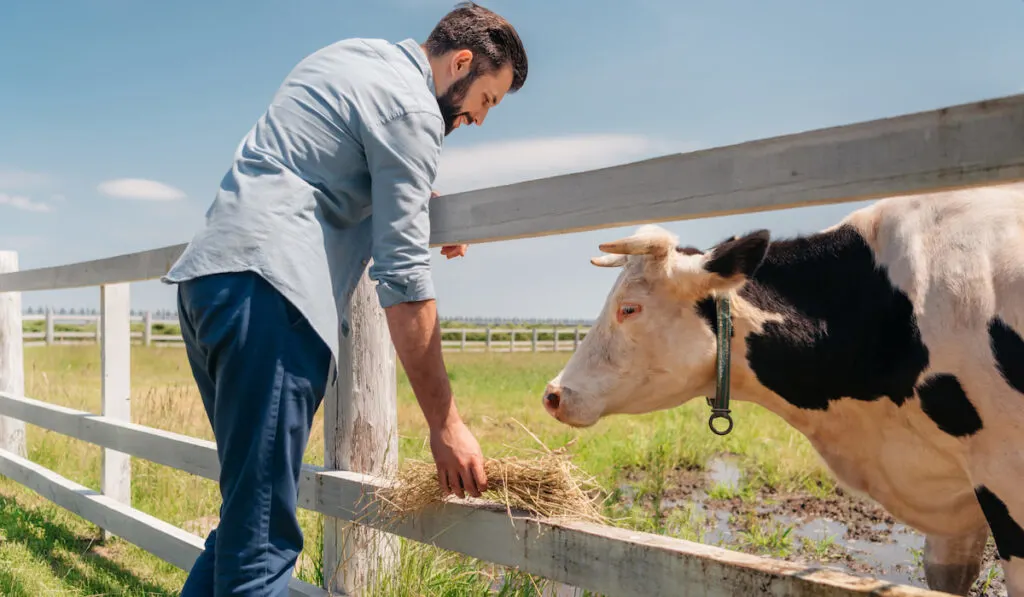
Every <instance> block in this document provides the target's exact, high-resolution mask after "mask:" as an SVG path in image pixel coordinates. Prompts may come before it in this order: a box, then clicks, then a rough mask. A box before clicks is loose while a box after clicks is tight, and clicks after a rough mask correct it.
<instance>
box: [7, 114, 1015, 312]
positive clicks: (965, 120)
mask: <svg viewBox="0 0 1024 597" xmlns="http://www.w3.org/2000/svg"><path fill="white" fill-rule="evenodd" d="M1022 130H1024V94H1019V95H1012V96H1007V97H1001V98H995V99H991V100H986V101H982V102H974V103H969V104H961V105H957V106H951V107H947V108H942V109H938V110H930V111H926V112H918V113H913V114H908V115H903V116H898V117H894V118H884V119H878V120H872V121H867V122H861V123H856V124H851V125H845V126H839V127H830V128H824V129H819V130H814V131H809V132H803V133H797V134H792V135H783V136H778V137H772V138H768V139H761V140H756V141H749V142H746V143H739V144H736V145H729V146H723V147H717V148H713V149H707V150H700V151H694V152H689V153H682V154H675V155H668V156H663V157H658V158H654V159H649V160H643V161H640V162H635V163H631V164H624V165H620V166H614V167H610V168H601V169H597V170H591V171H587V172H580V173H574V174H567V175H563V176H554V177H549V178H543V179H537V180H531V181H525V182H519V183H515V184H509V185H503V186H497V187H492V188H486V189H479V190H474V191H468V192H464V193H455V194H452V195H446V196H442V197H438V198H437V199H434V200H433V201H432V204H431V216H430V219H431V235H430V243H431V245H432V246H440V245H444V244H456V243H483V242H494V241H499V240H508V239H515V238H528V237H537V236H546V235H551V234H559V233H566V232H579V231H584V230H595V229H599V228H608V227H613V226H625V225H632V224H640V223H645V222H662V221H670V220H683V219H690V218H701V217H714V216H722V215H729V214H736V213H746V212H756V211H764V210H774V209H785V208H792V207H802V206H809V205H820V204H827V203H840V202H850V201H860V200H865V199H873V198H878V197H884V196H889V195H899V194H915V193H923V192H928V191H933V190H939V189H949V188H955V187H966V186H976V185H989V184H997V183H1004V182H1012V181H1018V180H1024V135H1022V134H1021V131H1022ZM184 247H185V245H183V244H182V245H174V246H170V247H162V248H159V249H153V250H150V251H144V252H141V253H135V254H130V255H120V256H117V257H113V258H110V259H100V260H95V261H88V262H85V263H79V264H70V265H63V266H57V267H49V268H42V269H37V270H26V271H22V272H17V273H11V274H2V275H0V292H5V291H8V290H23V291H27V290H44V289H54V288H72V287H77V286H95V285H99V284H105V283H110V282H122V281H138V280H148V279H153V278H157V277H159V276H161V275H163V274H164V273H165V272H166V271H167V269H168V268H169V267H170V265H171V264H172V263H173V262H174V260H175V259H177V257H178V256H179V255H180V254H181V252H182V251H183V250H184Z"/></svg>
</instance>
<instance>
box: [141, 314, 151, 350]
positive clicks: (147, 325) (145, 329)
mask: <svg viewBox="0 0 1024 597" xmlns="http://www.w3.org/2000/svg"><path fill="white" fill-rule="evenodd" d="M152 343H153V312H152V311H146V312H145V313H144V314H143V315H142V344H143V345H145V346H149V345H150V344H152Z"/></svg>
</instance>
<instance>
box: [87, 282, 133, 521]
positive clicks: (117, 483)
mask: <svg viewBox="0 0 1024 597" xmlns="http://www.w3.org/2000/svg"><path fill="white" fill-rule="evenodd" d="M130 307H131V301H130V300H129V284H128V283H121V284H105V285H103V286H100V315H99V321H97V322H96V323H97V325H96V335H97V338H98V339H99V341H100V367H101V375H102V378H103V382H102V395H103V416H105V417H110V418H112V419H117V420H119V421H126V422H130V421H131V419H132V411H131V348H132V347H131V342H132V327H131V324H132V321H131V308H130ZM102 490H103V494H104V495H107V496H110V497H112V498H114V499H115V500H117V501H119V502H121V503H123V504H126V505H129V506H130V505H131V503H132V460H131V456H130V455H129V454H125V453H124V452H118V451H115V450H111V449H109V448H103V487H102ZM112 536H113V535H112V534H111V533H109V532H107V531H106V530H104V531H103V539H104V540H106V539H109V538H110V537H112Z"/></svg>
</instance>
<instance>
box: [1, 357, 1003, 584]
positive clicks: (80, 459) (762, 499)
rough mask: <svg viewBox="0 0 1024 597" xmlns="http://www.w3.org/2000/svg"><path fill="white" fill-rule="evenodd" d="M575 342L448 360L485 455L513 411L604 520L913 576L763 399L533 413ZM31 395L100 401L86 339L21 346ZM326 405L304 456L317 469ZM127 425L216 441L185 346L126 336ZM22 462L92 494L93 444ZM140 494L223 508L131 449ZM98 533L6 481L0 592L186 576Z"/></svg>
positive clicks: (914, 555)
mask: <svg viewBox="0 0 1024 597" xmlns="http://www.w3.org/2000/svg"><path fill="white" fill-rule="evenodd" d="M568 358H569V354H567V353H566V354H550V353H539V354H535V353H525V354H514V355H512V354H495V353H492V354H449V355H446V360H447V362H448V364H449V370H450V373H451V379H452V383H453V387H454V389H455V392H456V394H457V400H458V403H459V407H460V410H461V412H462V413H463V416H464V418H465V419H466V421H467V424H468V425H469V427H470V429H471V430H472V431H473V432H474V433H475V434H476V436H477V438H478V439H479V441H480V443H481V446H482V448H483V450H484V453H485V456H491V457H497V456H502V455H508V454H522V453H523V451H525V450H533V449H535V448H536V447H537V445H536V442H535V440H533V439H532V438H531V437H530V436H529V435H528V434H527V433H525V432H524V431H523V429H522V428H521V427H520V426H519V425H517V424H516V423H515V422H514V420H517V421H519V422H521V423H522V424H524V425H525V426H526V427H528V428H529V429H530V430H531V431H533V432H534V433H535V434H536V435H537V436H538V437H539V438H540V439H541V440H542V441H544V442H545V443H546V444H547V445H548V446H550V447H552V448H555V447H558V446H561V445H564V444H565V443H567V442H569V441H570V440H573V439H575V443H574V444H573V445H572V446H571V448H570V449H571V451H572V452H573V454H575V459H576V462H577V464H579V465H580V466H581V467H582V468H583V469H585V470H586V471H588V472H589V473H591V474H593V475H594V476H596V478H597V479H598V481H599V482H600V483H601V485H602V486H603V487H605V488H606V489H607V490H608V491H609V499H608V501H607V503H608V506H607V508H608V514H609V515H610V516H612V517H613V519H614V521H615V524H616V525H619V526H624V527H630V528H635V529H642V530H646V531H651V532H655V533H663V534H670V535H673V536H678V537H683V538H687V539H691V540H697V541H702V542H705V543H711V544H717V545H723V546H728V547H731V548H734V549H738V550H742V551H747V552H750V553H758V554H764V555H771V556H774V557H779V558H785V559H790V560H802V561H815V562H828V563H832V564H834V565H836V566H837V567H839V568H842V569H846V570H852V571H854V572H865V573H869V574H871V575H874V576H879V577H884V578H890V579H893V580H897V581H899V582H904V583H910V584H915V585H918V586H923V583H924V581H923V571H922V570H921V568H920V550H921V547H922V546H923V539H922V538H921V537H920V536H919V535H917V534H915V533H913V532H910V531H908V530H906V529H902V528H901V527H900V525H898V524H896V523H895V521H893V520H892V519H891V518H889V517H888V516H887V515H886V514H885V512H884V511H882V510H880V509H879V508H878V507H877V506H875V505H874V504H872V503H871V502H867V501H864V500H861V499H859V498H857V497H855V496H850V495H847V494H846V493H844V492H842V491H841V490H840V489H838V488H837V487H836V486H835V485H834V484H833V482H832V477H831V475H830V474H829V473H828V472H827V471H826V469H825V468H824V467H823V466H822V465H821V463H820V462H819V460H818V457H817V456H816V455H815V454H814V452H813V450H812V449H811V448H810V445H809V444H808V442H807V441H806V440H805V439H804V438H803V437H802V436H800V435H799V434H798V433H796V432H794V431H793V430H791V429H790V428H789V427H788V426H786V425H785V424H784V423H783V422H782V421H781V420H780V419H778V418H777V417H775V416H774V415H772V414H770V413H768V412H767V411H764V410H762V409H760V408H759V407H756V406H752V405H748V404H743V403H738V404H735V405H734V420H735V421H736V428H735V430H734V431H733V432H732V434H730V435H729V436H727V437H725V438H719V437H717V436H715V435H713V434H711V433H710V431H709V430H708V429H707V411H706V409H707V407H706V405H705V404H704V403H703V401H702V400H694V401H692V402H691V403H690V404H688V405H686V406H684V407H681V408H679V409H676V410H673V411H669V412H663V413H658V414H652V415H647V416H641V417H634V418H624V417H617V418H612V419H609V420H606V421H604V422H602V423H601V424H599V425H598V426H597V427H595V428H592V429H588V430H582V431H581V430H570V429H568V428H566V427H562V426H560V425H558V424H557V423H556V422H555V421H553V420H551V419H550V418H549V417H548V416H547V414H546V413H544V411H543V409H541V408H540V400H539V396H540V392H541V391H542V389H543V388H544V384H545V383H546V382H547V380H548V379H549V378H550V377H551V376H552V375H553V374H555V373H556V372H557V371H558V369H559V368H560V367H561V365H562V364H563V363H564V362H565V361H566V360H567V359H568ZM25 362H26V394H27V395H28V396H30V397H32V398H36V399H39V400H44V401H47V402H50V403H54V404H60V405H65V406H69V407H73V408H78V409H83V410H89V411H93V412H99V409H100V399H99V391H100V368H99V349H98V347H97V346H95V345H91V346H90V345H86V346H54V347H28V348H26V353H25ZM322 414H323V413H322V409H321V412H320V413H319V414H318V416H317V419H316V423H315V425H314V432H313V437H312V439H311V442H310V445H309V448H308V450H307V453H306V461H307V462H309V463H312V464H322V463H323V433H322V425H321V421H322ZM132 420H133V421H134V422H136V423H140V424H143V425H148V426H151V427H155V428H160V429H167V430H171V431H175V432H178V433H184V434H188V435H191V436H195V437H199V438H203V439H212V435H211V433H210V431H209V427H208V424H207V421H206V417H205V414H204V412H203V409H202V404H201V402H200V400H199V396H198V393H197V392H196V390H195V388H194V386H193V383H192V380H191V377H190V375H189V372H188V367H187V364H186V361H185V358H184V352H183V350H182V349H181V348H177V347H149V348H144V347H134V348H133V352H132ZM399 428H400V433H401V440H400V448H401V451H400V457H401V458H409V457H413V458H429V454H430V452H429V447H428V446H427V443H426V426H425V425H424V423H423V421H422V417H421V416H420V413H419V410H418V407H417V405H416V402H415V399H414V397H413V396H412V393H411V391H410V390H409V387H408V384H407V383H406V380H405V379H404V377H402V375H401V372H400V374H399ZM28 445H29V458H30V459H31V460H33V461H35V462H38V463H41V464H42V465H44V466H46V467H48V468H51V469H53V470H55V471H57V472H58V473H60V474H62V475H64V476H66V477H68V478H70V479H72V480H74V481H77V482H79V483H81V484H83V485H86V486H88V487H91V488H94V489H99V474H100V448H98V447H96V446H93V445H91V444H87V443H85V442H81V441H78V440H75V439H71V438H67V437H65V436H62V435H58V434H55V433H52V432H49V431H46V430H43V429H40V428H38V427H34V426H29V428H28ZM132 475H133V477H132V500H133V506H134V507H136V508H138V509H140V510H142V511H145V512H147V513H149V514H152V515H154V516H157V517H159V518H161V519H163V520H166V521H169V522H171V523H173V524H177V525H180V526H183V527H185V528H186V529H189V530H191V531H192V532H195V533H196V534H199V535H205V533H206V531H207V529H208V528H209V527H210V525H211V524H213V523H214V522H215V520H216V518H215V514H216V512H217V507H218V499H217V488H216V485H215V484H214V483H213V482H211V481H208V480H206V479H201V478H198V477H194V476H192V475H189V474H187V473H183V472H180V471H177V470H174V469H170V468H168V467H164V466H161V465H157V464H153V463H150V462H148V461H145V460H141V459H133V469H132ZM299 514H300V519H301V520H302V523H303V526H304V528H305V531H306V540H307V543H306V551H305V552H304V555H303V558H302V559H301V560H300V566H299V568H298V570H297V575H298V576H299V577H300V578H302V579H303V580H306V581H308V582H312V583H316V584H319V583H320V581H321V573H320V567H319V553H320V552H319V548H320V533H319V528H320V520H319V515H317V514H315V513H311V512H308V511H306V510H300V511H299ZM96 532H97V531H96V528H95V527H94V526H93V525H91V524H88V523H86V522H84V521H83V520H82V519H80V518H78V517H76V516H74V515H72V514H69V513H68V512H66V511H64V510H62V509H60V508H58V507H56V506H52V505H50V503H49V502H48V501H46V500H45V499H43V498H41V497H39V496H37V495H36V494H34V493H33V492H31V491H29V490H26V489H24V488H22V487H21V486H19V485H17V484H16V483H14V482H12V481H10V480H8V479H6V478H0V562H2V563H3V565H2V566H0V594H3V595H10V596H22V595H25V596H27V595H82V596H85V595H89V596H93V595H130V596H142V595H146V596H149V595H173V594H177V591H178V590H179V589H180V587H181V583H182V582H183V580H184V578H185V573H184V572H183V571H181V570H178V569H177V568H174V567H173V566H171V565H169V564H165V563H163V562H162V561H160V560H158V559H157V558H155V557H153V556H150V555H148V554H147V553H145V552H143V551H142V550H139V549H137V548H135V547H134V546H132V545H130V544H128V543H126V542H123V541H119V540H113V541H111V542H108V543H106V544H100V543H98V542H97V541H96V540H95V538H96ZM989 551H990V553H989V556H988V557H989V560H988V562H987V563H986V567H985V569H984V571H983V575H982V576H983V578H982V579H980V580H979V582H978V583H977V585H976V587H975V591H976V594H978V595H998V594H1000V593H999V592H998V591H999V590H1000V588H1001V578H1002V574H1001V572H999V571H998V567H997V566H993V565H992V554H991V545H990V546H989ZM403 554H404V555H403V565H402V570H401V576H400V577H399V579H398V582H397V583H395V586H393V587H388V588H387V589H384V590H382V591H381V592H382V593H384V594H387V595H479V594H486V593H488V592H489V591H490V590H492V589H496V588H497V587H500V586H501V585H502V584H504V591H505V594H509V595H529V594H537V593H538V591H539V590H541V589H542V588H543V585H544V582H543V581H542V580H540V579H536V578H530V577H526V576H523V575H518V574H513V573H508V572H507V571H504V570H501V569H495V568H494V567H491V566H488V565H484V564H482V563H480V562H476V561H474V560H472V559H470V558H465V557H462V556H457V555H455V554H450V553H446V552H441V551H438V550H434V549H431V548H426V547H423V546H421V545H419V544H415V543H412V542H404V541H403Z"/></svg>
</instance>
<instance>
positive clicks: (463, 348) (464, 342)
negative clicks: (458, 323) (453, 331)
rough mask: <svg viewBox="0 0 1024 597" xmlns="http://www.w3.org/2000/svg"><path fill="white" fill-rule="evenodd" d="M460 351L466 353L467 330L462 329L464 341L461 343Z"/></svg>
mask: <svg viewBox="0 0 1024 597" xmlns="http://www.w3.org/2000/svg"><path fill="white" fill-rule="evenodd" d="M459 350H460V351H461V352H466V328H462V340H461V341H460V343H459Z"/></svg>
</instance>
